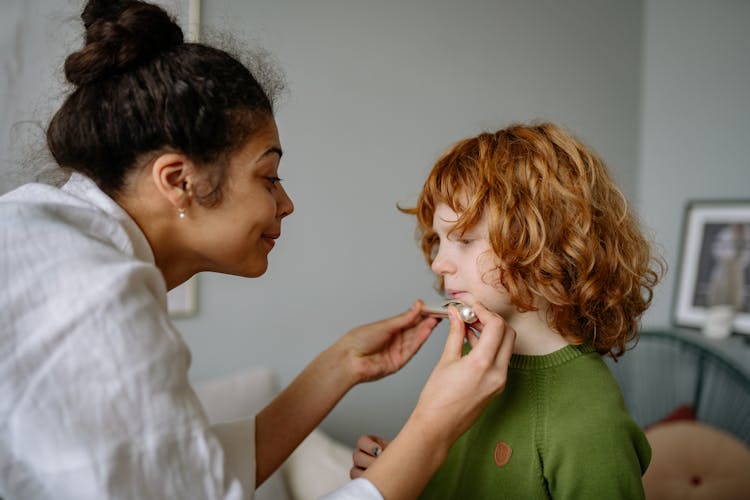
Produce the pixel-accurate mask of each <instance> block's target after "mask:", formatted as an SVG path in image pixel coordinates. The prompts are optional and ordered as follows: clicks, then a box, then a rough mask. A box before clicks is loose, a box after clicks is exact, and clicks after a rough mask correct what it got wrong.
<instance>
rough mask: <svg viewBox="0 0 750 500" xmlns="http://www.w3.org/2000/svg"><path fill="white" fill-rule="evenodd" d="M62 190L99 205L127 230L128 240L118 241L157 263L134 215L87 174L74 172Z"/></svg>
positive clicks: (136, 253) (141, 256)
mask: <svg viewBox="0 0 750 500" xmlns="http://www.w3.org/2000/svg"><path fill="white" fill-rule="evenodd" d="M62 190H63V191H65V192H67V193H68V194H70V195H72V196H75V197H76V198H79V199H81V200H83V201H85V202H88V203H89V204H91V205H93V206H95V207H97V208H98V209H100V210H102V211H103V212H105V213H106V214H107V215H109V216H110V217H112V218H114V219H116V220H117V221H118V222H119V223H120V225H121V226H122V228H123V229H124V230H125V232H126V234H127V237H128V241H117V242H116V243H117V244H118V245H120V246H121V248H123V250H130V251H131V252H132V253H133V255H135V257H137V258H138V259H140V260H144V261H146V262H150V263H152V264H154V263H155V259H154V253H153V251H152V250H151V245H149V243H148V240H147V239H146V235H145V234H143V231H141V228H140V227H138V224H136V222H135V221H134V220H133V218H132V217H130V215H129V214H128V213H127V212H126V211H125V210H124V209H123V208H122V207H121V206H120V205H118V204H117V202H116V201H115V200H113V199H112V198H110V197H109V196H108V195H107V194H106V193H105V192H104V191H102V190H101V189H99V186H97V185H96V183H95V182H94V181H93V180H91V179H90V178H88V177H86V176H85V175H82V174H79V173H77V172H74V173H73V174H71V176H70V178H69V179H68V181H67V182H66V183H65V185H64V186H63V187H62Z"/></svg>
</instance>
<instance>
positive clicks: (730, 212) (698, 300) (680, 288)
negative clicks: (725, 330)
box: [672, 200, 750, 335]
mask: <svg viewBox="0 0 750 500" xmlns="http://www.w3.org/2000/svg"><path fill="white" fill-rule="evenodd" d="M730 256H733V257H732V262H733V266H734V267H733V268H732V273H731V275H732V276H735V277H736V278H737V282H738V283H739V286H738V287H736V288H737V289H738V290H740V291H739V292H738V293H740V294H741V299H740V303H741V304H740V307H739V308H738V310H737V311H736V315H735V318H734V323H733V325H732V331H733V332H734V333H741V334H745V335H750V200H693V201H690V202H689V203H688V204H687V206H686V207H685V213H684V219H683V229H682V246H681V250H680V259H679V267H678V268H677V273H678V274H677V283H676V287H675V295H674V306H673V318H672V319H673V323H674V324H675V326H681V327H688V328H701V327H703V324H704V322H705V319H706V311H707V309H708V306H709V305H710V304H709V298H708V294H709V289H710V288H711V283H712V280H714V278H715V277H716V276H717V275H718V274H720V269H719V268H720V266H726V265H727V264H726V263H727V262H728V258H729V257H730Z"/></svg>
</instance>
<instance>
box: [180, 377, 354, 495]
mask: <svg viewBox="0 0 750 500" xmlns="http://www.w3.org/2000/svg"><path fill="white" fill-rule="evenodd" d="M194 387H195V391H196V393H197V394H198V397H199V398H200V400H201V402H202V403H203V406H204V408H205V409H206V414H207V415H208V418H209V420H210V421H211V422H226V421H231V420H235V419H238V418H241V417H244V416H247V415H252V414H255V413H257V412H258V411H260V410H261V409H262V408H263V407H264V406H265V405H266V404H267V403H268V402H269V401H271V399H273V397H274V396H275V395H276V394H277V393H278V392H279V384H278V381H277V379H276V376H275V374H274V372H273V371H272V370H270V369H268V368H266V367H252V368H247V369H244V370H240V371H236V372H233V373H230V374H228V375H225V376H222V377H219V378H215V379H212V380H207V381H202V382H199V383H195V384H194ZM351 460H352V450H351V448H350V447H347V446H345V445H343V444H342V443H339V442H337V441H335V440H334V439H332V438H331V437H330V436H328V435H327V434H326V433H325V432H324V431H322V430H320V429H316V430H315V431H313V433H312V434H311V435H310V436H309V437H308V438H307V439H306V440H305V441H303V442H302V443H301V444H300V446H299V447H298V448H297V449H296V450H295V452H294V453H293V454H292V456H290V457H289V459H288V460H287V461H286V462H285V463H284V464H283V465H282V466H281V468H280V469H279V470H278V471H276V472H275V473H274V474H273V475H272V476H271V477H270V478H269V479H268V480H266V482H265V483H263V485H262V486H261V487H260V488H258V490H257V491H256V493H255V498H256V499H257V500H313V499H316V498H319V497H320V496H322V495H324V494H325V493H328V492H329V491H332V490H334V489H336V488H338V487H339V486H341V485H342V484H344V483H346V482H347V481H348V480H349V468H350V467H351Z"/></svg>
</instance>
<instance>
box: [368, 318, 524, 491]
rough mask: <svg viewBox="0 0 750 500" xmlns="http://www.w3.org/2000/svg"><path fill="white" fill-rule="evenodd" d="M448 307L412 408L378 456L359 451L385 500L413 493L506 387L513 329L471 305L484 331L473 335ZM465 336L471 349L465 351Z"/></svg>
mask: <svg viewBox="0 0 750 500" xmlns="http://www.w3.org/2000/svg"><path fill="white" fill-rule="evenodd" d="M448 309H449V317H450V321H451V327H450V331H449V333H448V339H447V340H446V342H445V349H444V351H443V354H442V356H441V358H440V360H439V361H438V363H437V365H436V366H435V368H434V369H433V371H432V374H431V375H430V377H429V379H428V380H427V383H426V384H425V387H424V389H423V390H422V393H421V394H420V396H419V401H418V402H417V406H416V408H414V411H413V412H412V414H411V416H410V417H409V419H408V420H407V422H406V424H405V425H404V427H403V428H402V429H401V432H399V434H398V436H396V438H395V439H394V440H393V441H392V442H391V443H389V444H388V447H387V448H385V449H384V450H383V451H382V453H378V454H377V455H378V456H377V460H374V459H373V458H374V457H372V456H371V459H367V457H362V456H360V463H361V464H362V465H363V466H364V465H365V464H366V465H367V469H366V470H365V469H364V468H362V472H361V475H362V476H363V477H365V478H367V479H369V480H370V481H371V482H372V483H373V484H374V485H375V487H376V488H377V489H378V490H379V491H380V493H381V494H382V495H383V496H384V497H385V498H388V499H393V500H400V499H407V498H416V497H417V496H418V495H419V493H420V492H421V491H422V489H423V488H424V486H425V485H426V484H427V481H429V479H430V478H431V477H432V475H433V474H434V473H435V471H436V470H437V469H438V467H440V464H442V463H443V461H444V460H445V458H446V457H447V455H448V450H449V449H450V447H451V446H452V445H453V443H454V442H455V441H456V439H458V438H459V437H460V436H461V434H463V433H464V432H466V430H468V428H469V427H470V426H471V425H472V424H473V423H474V421H475V420H476V419H477V418H478V417H479V415H480V414H481V412H482V410H483V409H484V408H485V407H486V406H487V403H489V401H490V399H491V398H492V397H493V396H495V395H497V394H498V393H500V392H501V391H502V390H503V389H504V388H505V382H506V380H507V374H508V363H509V361H510V357H511V354H512V353H513V345H514V343H515V338H516V332H515V331H514V330H513V328H511V327H510V325H508V324H507V323H506V322H505V320H503V318H501V317H500V316H498V315H497V314H494V313H492V312H490V311H488V310H487V309H485V308H484V307H483V306H482V305H481V304H474V306H473V310H474V312H475V313H476V315H477V317H478V322H477V323H474V324H473V325H472V327H473V328H475V329H477V330H479V331H481V332H482V335H481V336H480V337H479V338H472V337H474V334H473V333H471V332H469V333H468V335H467V327H466V325H465V324H464V322H463V321H462V320H461V318H460V317H459V314H458V310H457V309H456V308H455V307H452V306H451V307H449V308H448ZM466 338H468V341H469V342H470V343H471V345H472V350H471V352H469V353H468V354H467V355H465V356H463V355H462V354H463V343H464V339H466ZM355 458H356V457H355ZM355 463H356V462H355Z"/></svg>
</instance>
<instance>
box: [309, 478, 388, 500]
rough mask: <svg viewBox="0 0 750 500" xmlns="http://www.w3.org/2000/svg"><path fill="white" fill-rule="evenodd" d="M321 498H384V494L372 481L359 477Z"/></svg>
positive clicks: (377, 499)
mask: <svg viewBox="0 0 750 500" xmlns="http://www.w3.org/2000/svg"><path fill="white" fill-rule="evenodd" d="M320 500H384V499H383V495H381V494H380V492H379V491H378V489H377V488H376V487H375V485H373V484H372V483H371V482H370V481H368V480H367V479H364V478H361V477H360V478H357V479H355V480H353V481H350V482H348V483H346V484H345V485H344V486H342V487H341V488H339V489H337V490H335V491H332V492H331V493H329V494H327V495H325V496H323V497H321V498H320Z"/></svg>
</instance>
